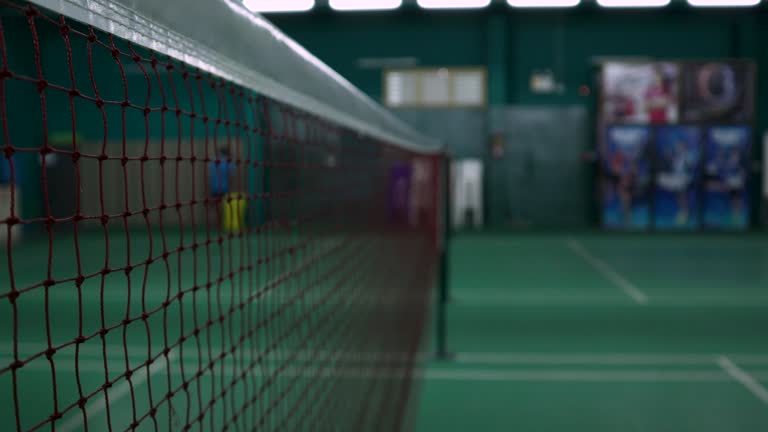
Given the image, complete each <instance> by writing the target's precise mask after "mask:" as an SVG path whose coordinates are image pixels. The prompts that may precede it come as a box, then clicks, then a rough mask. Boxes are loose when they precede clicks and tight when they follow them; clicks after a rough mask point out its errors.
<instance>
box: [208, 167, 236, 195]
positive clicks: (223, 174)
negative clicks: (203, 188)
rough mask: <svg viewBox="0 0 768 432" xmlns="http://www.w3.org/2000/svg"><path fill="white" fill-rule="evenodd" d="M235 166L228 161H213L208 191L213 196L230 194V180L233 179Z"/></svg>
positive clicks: (209, 168) (210, 168) (209, 173)
mask: <svg viewBox="0 0 768 432" xmlns="http://www.w3.org/2000/svg"><path fill="white" fill-rule="evenodd" d="M233 171H234V166H233V164H232V162H230V161H226V160H222V159H220V160H218V161H212V162H210V164H209V167H208V181H209V184H208V189H209V191H210V193H211V194H212V195H224V194H227V193H229V178H230V177H232V172H233Z"/></svg>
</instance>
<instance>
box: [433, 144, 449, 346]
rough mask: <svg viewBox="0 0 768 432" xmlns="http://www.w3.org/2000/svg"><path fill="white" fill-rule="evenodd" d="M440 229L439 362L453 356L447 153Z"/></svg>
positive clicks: (443, 163)
mask: <svg viewBox="0 0 768 432" xmlns="http://www.w3.org/2000/svg"><path fill="white" fill-rule="evenodd" d="M440 159H441V160H440V164H441V167H440V170H439V171H440V179H439V180H438V182H439V184H440V192H439V194H440V207H441V208H440V219H441V220H440V223H439V224H438V226H439V227H440V232H439V233H438V234H439V238H440V239H441V240H440V241H439V247H440V248H439V258H438V259H439V263H438V267H439V268H438V286H437V289H438V291H437V296H436V298H437V305H436V310H435V358H436V359H437V360H450V359H451V358H452V357H453V355H452V353H450V352H449V351H448V332H447V327H448V323H447V317H446V307H447V305H448V288H449V275H448V266H449V259H448V251H449V250H448V248H449V247H450V238H451V218H450V209H451V204H450V185H451V173H450V167H451V157H450V154H448V153H446V154H444V155H443V156H442V157H441V158H440Z"/></svg>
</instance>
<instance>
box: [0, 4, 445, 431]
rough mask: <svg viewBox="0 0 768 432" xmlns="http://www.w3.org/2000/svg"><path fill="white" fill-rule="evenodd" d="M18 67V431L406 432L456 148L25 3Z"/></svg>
mask: <svg viewBox="0 0 768 432" xmlns="http://www.w3.org/2000/svg"><path fill="white" fill-rule="evenodd" d="M0 57H1V59H0V61H1V62H2V65H1V66H0V121H1V124H0V128H1V132H2V142H1V143H0V150H2V153H1V154H0V161H2V163H1V164H0V173H2V174H3V175H4V177H5V179H4V180H3V176H0V244H2V246H0V259H2V261H0V262H1V263H2V264H0V429H2V430H17V431H28V430H37V429H41V428H46V429H50V430H58V431H74V430H92V431H102V430H109V431H113V430H155V431H169V430H180V431H181V430H184V431H185V430H228V429H234V430H254V429H259V430H296V431H303V430H349V431H359V430H398V429H401V428H403V427H406V425H407V424H408V423H407V416H408V413H409V412H410V410H411V409H410V404H411V403H412V401H413V396H412V393H413V378H414V370H418V367H419V356H418V353H419V352H420V350H421V346H422V342H423V337H422V336H423V334H424V327H425V322H426V318H427V316H428V311H429V302H430V296H431V292H432V283H433V274H434V270H435V266H436V256H437V251H436V248H437V236H436V232H437V231H438V229H439V227H438V226H437V224H436V220H437V217H438V211H437V207H438V206H437V196H438V194H437V189H438V188H439V186H438V181H437V179H438V178H439V171H440V168H441V165H440V164H441V161H440V160H439V158H438V157H436V156H429V155H422V154H417V153H414V152H412V151H408V150H404V149H402V148H398V147H396V146H393V145H390V144H389V143H386V142H382V141H380V140H377V139H374V138H372V137H369V136H361V135H359V134H356V133H355V132H353V131H350V130H347V129H345V128H343V127H341V126H339V125H336V124H333V123H332V122H329V121H327V120H324V119H322V118H320V117H317V116H314V115H311V114H309V113H307V112H303V111H302V110H300V109H297V108H293V107H290V106H287V105H284V104H281V103H279V102H276V101H274V100H271V99H269V98H265V97H263V96H261V95H258V94H255V93H253V92H251V91H249V90H248V89H245V88H242V87H239V86H237V85H234V84H232V83H231V82H228V81H225V80H223V79H220V78H218V77H216V76H213V75H210V74H207V73H204V72H201V71H199V70H197V69H194V68H191V67H189V66H187V65H185V64H183V63H181V62H178V61H175V60H173V59H169V58H167V57H164V56H162V55H159V54H157V53H155V52H152V51H150V50H148V49H146V48H144V47H138V46H135V45H132V44H130V43H128V42H126V41H124V40H120V39H118V38H116V37H113V36H112V35H109V34H105V33H102V32H100V31H98V30H95V29H92V28H89V27H87V26H84V25H81V24H79V23H77V22H73V21H71V20H68V19H66V18H65V17H59V16H55V15H52V14H49V13H47V12H45V11H42V10H40V9H39V8H36V7H34V6H32V5H29V4H27V3H23V2H16V1H8V0H0ZM265 61H268V59H265Z"/></svg>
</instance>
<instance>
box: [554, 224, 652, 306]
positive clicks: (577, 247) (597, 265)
mask: <svg viewBox="0 0 768 432" xmlns="http://www.w3.org/2000/svg"><path fill="white" fill-rule="evenodd" d="M568 248H569V249H571V251H573V253H575V254H576V255H578V256H580V257H581V258H583V259H584V261H586V262H588V263H589V264H590V265H591V266H592V267H593V268H594V269H595V270H597V271H598V272H599V273H600V274H602V275H603V276H604V277H605V278H606V279H608V280H609V281H611V282H613V284H614V285H616V286H617V287H618V288H619V289H621V290H622V291H624V293H625V294H626V295H628V296H629V297H631V298H632V300H634V301H635V302H636V303H638V304H647V303H648V296H647V295H646V294H645V293H644V292H642V291H641V290H640V289H639V288H637V287H636V286H635V285H634V284H632V282H630V281H628V280H627V279H626V278H624V277H623V276H622V275H620V274H619V273H618V272H617V271H616V270H614V269H613V268H612V267H611V266H609V265H608V264H607V263H606V262H605V261H603V260H601V259H600V258H597V257H596V256H594V255H592V254H591V253H589V251H588V250H587V249H586V248H585V247H584V245H582V244H581V242H579V241H578V240H575V239H570V240H568Z"/></svg>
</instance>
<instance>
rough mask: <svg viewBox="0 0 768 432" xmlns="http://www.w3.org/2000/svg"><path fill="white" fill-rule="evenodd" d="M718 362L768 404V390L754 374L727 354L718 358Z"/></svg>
mask: <svg viewBox="0 0 768 432" xmlns="http://www.w3.org/2000/svg"><path fill="white" fill-rule="evenodd" d="M717 364H719V365H720V367H721V368H723V370H724V371H725V372H726V373H727V374H728V375H730V376H731V377H732V378H733V379H735V380H736V381H738V382H739V383H741V385H743V386H744V387H746V388H747V390H749V391H750V392H752V394H753V395H755V397H756V398H758V399H760V400H761V401H762V402H763V403H764V404H766V405H768V390H766V388H765V387H763V385H762V384H760V382H759V381H757V380H756V379H755V377H754V376H753V375H750V374H749V373H747V372H746V371H745V370H744V369H742V368H740V367H738V366H737V365H736V363H734V362H733V361H732V360H731V359H730V358H728V357H726V356H721V357H720V358H719V359H718V360H717ZM761 378H763V377H761Z"/></svg>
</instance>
